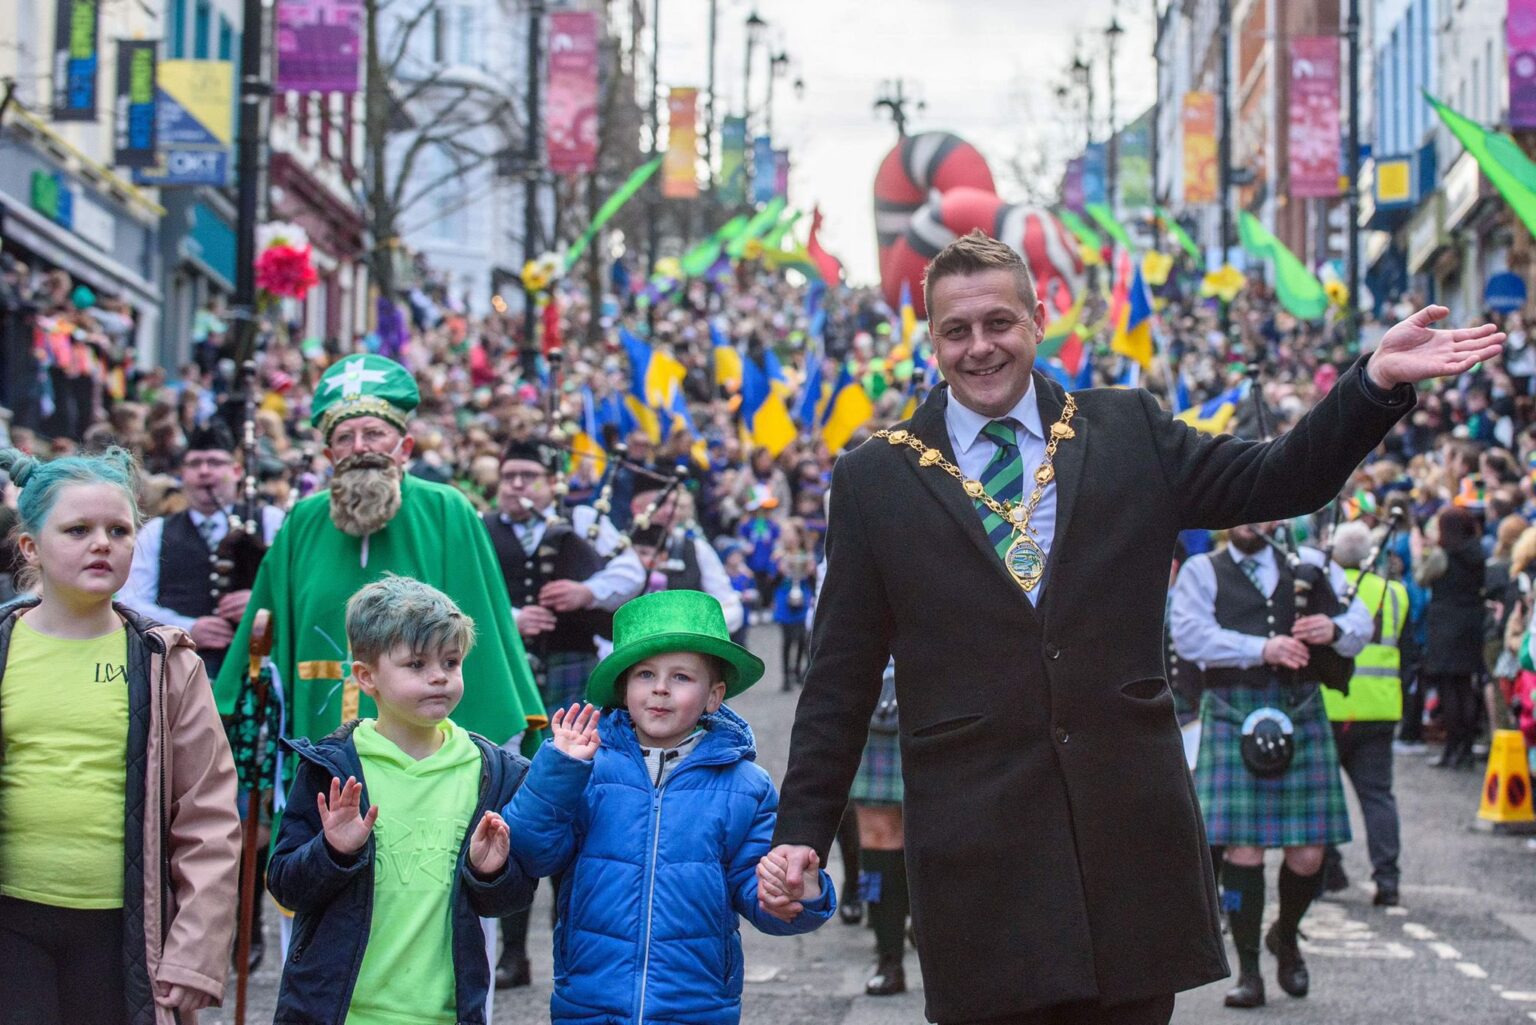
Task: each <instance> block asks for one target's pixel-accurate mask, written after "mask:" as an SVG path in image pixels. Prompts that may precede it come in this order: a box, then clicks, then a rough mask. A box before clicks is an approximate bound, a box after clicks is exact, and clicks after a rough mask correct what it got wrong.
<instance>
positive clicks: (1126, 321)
mask: <svg viewBox="0 0 1536 1025" xmlns="http://www.w3.org/2000/svg"><path fill="white" fill-rule="evenodd" d="M1109 347H1110V349H1111V351H1114V352H1118V353H1120V354H1121V355H1123V356H1129V357H1130V358H1131V359H1133V360H1135V361H1136V362H1137V363H1139V364H1141V366H1142V367H1143V368H1145V367H1150V366H1151V365H1152V293H1150V292H1149V291H1147V282H1146V279H1145V278H1143V277H1142V275H1141V268H1140V267H1137V268H1136V271H1135V274H1134V275H1133V276H1132V278H1131V291H1130V294H1129V295H1128V296H1127V297H1126V303H1125V307H1124V308H1123V309H1122V310H1121V312H1120V321H1119V323H1117V324H1116V325H1115V334H1114V337H1113V338H1111V339H1110V342H1109Z"/></svg>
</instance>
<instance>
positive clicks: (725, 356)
mask: <svg viewBox="0 0 1536 1025" xmlns="http://www.w3.org/2000/svg"><path fill="white" fill-rule="evenodd" d="M709 340H710V342H711V343H712V347H713V351H714V354H715V387H717V388H724V389H725V390H726V391H730V392H734V391H737V390H739V389H740V388H741V353H739V352H737V351H736V347H735V346H734V345H732V344H731V340H730V339H729V338H727V337H726V335H725V332H724V331H722V330H720V326H719V325H718V324H714V323H711V324H710V325H709Z"/></svg>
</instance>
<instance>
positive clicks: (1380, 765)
mask: <svg viewBox="0 0 1536 1025" xmlns="http://www.w3.org/2000/svg"><path fill="white" fill-rule="evenodd" d="M1396 728H1397V724H1396V723H1390V722H1354V723H1337V722H1336V723H1334V724H1333V743H1334V747H1336V748H1338V751H1339V765H1340V767H1342V768H1343V769H1344V773H1345V775H1347V776H1348V777H1349V783H1350V785H1351V786H1352V787H1354V788H1355V796H1356V797H1358V798H1359V799H1360V811H1361V814H1362V815H1364V817H1365V845H1366V850H1367V851H1369V852H1370V856H1371V877H1372V878H1373V879H1375V880H1376V885H1378V886H1382V885H1385V886H1392V887H1395V886H1396V885H1397V883H1398V879H1399V877H1400V876H1401V875H1402V873H1401V871H1400V870H1399V869H1398V867H1397V858H1398V855H1399V853H1400V852H1401V850H1402V845H1401V843H1400V841H1399V839H1398V818H1397V798H1396V797H1394V796H1393V794H1392V734H1393V731H1394V730H1396ZM1327 857H1328V860H1329V861H1330V862H1335V861H1337V860H1339V852H1338V848H1336V847H1329V848H1328V855H1327Z"/></svg>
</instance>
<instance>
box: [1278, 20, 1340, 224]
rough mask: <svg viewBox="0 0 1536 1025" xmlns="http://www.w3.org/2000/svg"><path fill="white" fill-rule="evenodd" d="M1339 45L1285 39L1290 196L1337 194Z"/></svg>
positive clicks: (1329, 40)
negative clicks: (1287, 48)
mask: <svg viewBox="0 0 1536 1025" xmlns="http://www.w3.org/2000/svg"><path fill="white" fill-rule="evenodd" d="M1339 63H1340V62H1339V40H1338V38H1337V37H1336V36H1297V37H1296V38H1295V39H1292V40H1291V97H1290V99H1291V102H1290V122H1291V125H1290V127H1291V130H1290V136H1289V146H1290V154H1291V161H1290V172H1291V173H1290V178H1291V185H1290V190H1289V191H1290V194H1291V196H1293V197H1295V198H1303V197H1331V196H1337V195H1338V194H1339V162H1340V161H1339Z"/></svg>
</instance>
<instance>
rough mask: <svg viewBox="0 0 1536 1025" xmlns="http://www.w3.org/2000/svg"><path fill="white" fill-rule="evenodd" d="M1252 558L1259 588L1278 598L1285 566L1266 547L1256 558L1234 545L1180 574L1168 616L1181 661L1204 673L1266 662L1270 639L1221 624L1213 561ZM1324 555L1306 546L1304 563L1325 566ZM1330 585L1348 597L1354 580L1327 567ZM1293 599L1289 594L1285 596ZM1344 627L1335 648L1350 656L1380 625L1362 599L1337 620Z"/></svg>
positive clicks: (1332, 566) (1197, 560) (1194, 562)
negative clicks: (1218, 620) (1282, 569)
mask: <svg viewBox="0 0 1536 1025" xmlns="http://www.w3.org/2000/svg"><path fill="white" fill-rule="evenodd" d="M1248 558H1251V559H1253V560H1254V561H1255V562H1256V563H1257V564H1258V576H1259V585H1260V587H1261V588H1262V589H1263V591H1264V594H1265V595H1266V596H1269V595H1273V594H1274V591H1275V587H1276V586H1277V585H1278V584H1279V583H1280V566H1279V564H1278V563H1276V562H1275V550H1274V549H1273V548H1271V547H1270V546H1269V545H1265V546H1264V547H1263V548H1261V549H1259V550H1258V551H1257V552H1255V553H1254V554H1253V555H1251V556H1250V555H1245V554H1244V553H1242V552H1240V551H1238V550H1237V549H1236V548H1234V547H1233V546H1232V545H1228V546H1227V547H1226V548H1225V549H1223V550H1222V551H1219V552H1211V553H1210V554H1209V555H1200V556H1196V557H1195V558H1193V559H1190V560H1189V561H1188V562H1186V563H1185V564H1184V565H1183V567H1182V568H1180V570H1179V579H1178V580H1177V581H1176V582H1175V583H1174V585H1173V605H1172V607H1171V609H1170V610H1169V613H1168V626H1169V630H1170V631H1171V633H1172V635H1173V648H1174V650H1175V651H1177V652H1178V653H1179V657H1180V658H1182V659H1185V660H1186V661H1189V662H1193V663H1195V664H1196V665H1198V666H1199V667H1200V668H1201V669H1249V668H1252V667H1253V666H1256V665H1260V664H1262V663H1263V661H1264V642H1265V641H1266V640H1268V638H1265V637H1259V636H1257V635H1255V634H1245V633H1239V632H1238V631H1236V630H1227V629H1224V628H1223V627H1222V626H1221V625H1220V624H1218V623H1217V622H1216V567H1215V565H1214V564H1213V563H1212V562H1211V560H1212V559H1231V560H1232V561H1233V562H1236V563H1238V564H1241V563H1242V561H1243V560H1244V559H1248ZM1323 559H1324V556H1323V553H1322V552H1320V551H1318V550H1317V549H1315V548H1303V549H1302V550H1301V560H1302V561H1303V562H1308V563H1311V564H1312V565H1314V566H1321V565H1323ZM1328 582H1329V583H1330V584H1332V585H1333V591H1334V593H1335V594H1337V595H1339V596H1341V597H1342V596H1343V594H1344V591H1345V590H1346V589H1347V588H1348V587H1349V578H1348V577H1346V576H1345V575H1344V570H1342V569H1341V568H1339V566H1338V565H1336V564H1331V563H1330V564H1329V566H1328ZM1284 600H1285V601H1291V600H1292V597H1291V596H1290V595H1285V596H1284ZM1333 622H1334V625H1336V626H1337V627H1338V628H1339V636H1338V638H1337V639H1335V640H1334V642H1333V649H1334V650H1335V651H1337V652H1338V653H1339V654H1340V655H1343V656H1344V657H1345V658H1353V657H1354V656H1356V655H1358V654H1360V651H1361V649H1363V648H1364V647H1365V645H1366V642H1367V641H1369V640H1370V639H1371V634H1372V633H1373V632H1374V629H1375V624H1374V622H1373V621H1372V618H1371V614H1370V611H1369V610H1368V609H1366V607H1365V603H1364V602H1362V601H1361V600H1360V599H1359V597H1356V598H1355V600H1354V601H1352V602H1350V604H1349V608H1347V609H1345V610H1344V611H1343V612H1342V613H1341V614H1339V615H1337V616H1334V617H1333Z"/></svg>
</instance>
